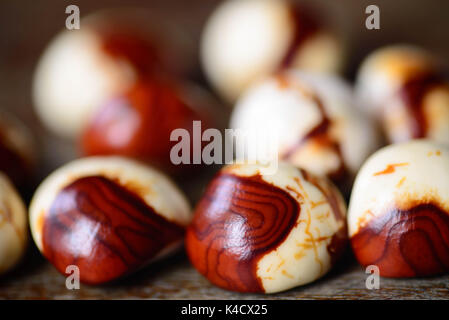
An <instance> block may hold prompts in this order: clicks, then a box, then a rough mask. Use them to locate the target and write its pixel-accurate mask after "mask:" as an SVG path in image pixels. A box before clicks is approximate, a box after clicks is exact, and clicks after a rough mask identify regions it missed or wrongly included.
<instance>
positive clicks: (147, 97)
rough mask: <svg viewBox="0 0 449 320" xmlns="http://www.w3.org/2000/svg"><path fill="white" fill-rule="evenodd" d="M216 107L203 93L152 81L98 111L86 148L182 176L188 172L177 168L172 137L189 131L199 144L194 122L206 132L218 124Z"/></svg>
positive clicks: (186, 86) (86, 137)
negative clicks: (215, 120)
mask: <svg viewBox="0 0 449 320" xmlns="http://www.w3.org/2000/svg"><path fill="white" fill-rule="evenodd" d="M213 107H216V105H214V101H213V99H211V98H210V96H209V95H208V94H207V93H206V92H205V91H203V90H202V89H200V88H199V87H196V86H194V85H191V84H182V85H181V84H174V83H172V82H167V81H159V80H158V81H156V80H150V79H148V80H146V81H142V82H139V83H136V84H135V85H134V86H133V87H131V88H130V89H129V90H128V91H126V92H125V93H124V94H122V95H118V96H115V97H112V98H111V99H109V100H108V101H106V102H105V103H104V104H103V105H102V106H101V107H100V108H99V109H98V111H97V112H96V113H95V114H94V116H93V117H92V119H91V121H90V122H89V124H88V125H87V127H86V129H85V130H84V132H83V134H82V139H81V148H82V151H83V153H84V154H85V155H112V154H115V155H122V156H127V157H132V158H136V159H139V160H142V161H144V162H147V163H150V164H152V165H155V166H157V167H159V168H161V169H164V171H167V172H169V173H175V174H177V173H181V171H182V170H183V169H185V168H186V166H183V165H179V166H176V165H174V164H173V163H172V162H171V159H170V150H171V148H172V147H173V146H174V145H175V144H177V143H178V141H170V135H171V133H172V132H173V131H174V130H175V129H185V130H187V132H188V133H189V134H190V137H191V143H193V139H194V137H193V121H201V130H202V131H204V130H206V129H207V128H208V127H210V126H211V125H213V124H214V123H215V122H214V121H213V117H214V116H213V115H212V113H213V111H216V112H217V113H218V112H219V110H213ZM199 134H202V132H199ZM200 139H201V137H200ZM191 150H192V149H191ZM190 167H193V166H190Z"/></svg>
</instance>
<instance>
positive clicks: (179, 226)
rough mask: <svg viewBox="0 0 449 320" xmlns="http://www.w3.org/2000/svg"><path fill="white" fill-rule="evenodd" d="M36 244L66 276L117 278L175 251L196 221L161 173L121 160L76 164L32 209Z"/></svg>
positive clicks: (58, 175) (46, 186)
mask: <svg viewBox="0 0 449 320" xmlns="http://www.w3.org/2000/svg"><path fill="white" fill-rule="evenodd" d="M29 211H30V226H31V231H32V235H33V238H34V241H35V243H36V245H37V247H38V248H39V250H40V251H41V252H42V253H43V254H44V256H45V257H46V258H47V259H48V260H49V261H50V262H51V263H52V264H53V265H54V266H55V267H56V268H57V269H58V271H59V272H61V273H62V274H66V268H67V266H69V265H76V266H78V268H79V274H80V281H82V282H84V283H88V284H102V283H105V282H109V281H113V280H116V279H118V278H120V277H123V276H125V275H129V274H130V273H132V272H135V271H136V270H138V269H140V268H142V267H144V266H145V265H147V264H149V263H151V262H153V261H155V260H157V259H160V258H162V257H164V256H166V255H167V254H170V253H173V252H174V250H175V249H178V248H179V247H180V246H181V245H182V242H183V238H184V230H185V228H186V226H187V225H188V224H189V223H190V220H191V218H192V216H191V210H190V206H189V203H188V201H187V199H186V198H185V196H184V195H183V194H182V192H181V191H180V190H179V189H178V188H177V186H176V185H175V184H173V182H171V180H170V179H168V178H167V177H166V176H165V175H163V174H162V173H160V172H158V171H157V170H155V169H153V168H151V167H148V166H145V165H143V164H141V163H138V162H136V161H132V160H129V159H125V158H120V157H91V158H84V159H79V160H75V161H73V162H70V163H68V164H66V165H64V166H63V167H61V168H59V169H57V170H56V171H54V172H53V173H52V174H51V175H49V176H48V177H47V178H46V179H45V180H44V181H43V182H42V184H41V185H40V186H39V188H38V189H37V190H36V193H35V194H34V196H33V199H32V201H31V204H30V210H29Z"/></svg>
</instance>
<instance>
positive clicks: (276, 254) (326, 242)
mask: <svg viewBox="0 0 449 320" xmlns="http://www.w3.org/2000/svg"><path fill="white" fill-rule="evenodd" d="M345 217H346V207H345V204H344V201H343V198H342V196H341V194H340V192H339V191H338V190H337V189H336V188H335V187H334V186H333V185H332V183H330V182H329V181H328V180H327V179H326V178H321V177H316V176H314V175H311V174H309V173H307V172H306V171H303V170H300V169H298V168H296V167H294V166H292V165H289V164H286V163H280V164H279V167H278V169H277V170H276V172H275V173H274V174H273V172H272V168H268V167H266V166H262V165H258V164H254V165H252V164H240V165H229V166H226V167H224V168H223V169H222V170H221V171H220V172H219V173H218V174H217V176H216V177H215V178H214V179H213V180H212V182H211V183H210V185H209V186H208V187H207V189H206V191H205V193H204V195H203V197H202V199H201V200H200V202H199V203H198V205H197V207H196V210H195V214H194V218H193V222H192V224H191V225H190V226H189V227H188V229H187V234H186V249H187V253H188V256H189V258H190V261H191V262H192V264H193V265H194V266H195V268H196V269H197V270H198V271H199V272H200V273H201V274H203V275H204V276H205V277H206V278H207V279H208V280H209V281H211V282H212V283H213V284H215V285H217V286H219V287H222V288H224V289H228V290H233V291H240V292H261V293H273V292H279V291H284V290H288V289H290V288H293V287H296V286H299V285H303V284H306V283H309V282H312V281H314V280H316V279H318V278H320V277H322V276H323V275H324V274H326V272H328V271H329V270H330V269H331V267H332V266H333V265H334V263H335V262H336V260H337V258H338V257H339V256H340V254H341V253H342V251H343V249H344V247H345V243H346V237H347V236H346V218H345Z"/></svg>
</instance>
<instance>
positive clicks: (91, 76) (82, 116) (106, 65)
mask: <svg viewBox="0 0 449 320" xmlns="http://www.w3.org/2000/svg"><path fill="white" fill-rule="evenodd" d="M81 25H82V27H81V28H80V29H79V30H64V31H62V32H61V33H60V34H58V35H57V36H56V37H55V39H54V40H53V41H52V42H51V43H50V44H49V46H48V48H47V49H46V50H45V52H44V54H43V55H42V57H41V59H40V60H39V63H38V66H37V69H36V73H35V77H34V82H33V100H34V105H35V108H36V111H37V115H38V116H39V117H40V118H41V120H42V122H43V123H44V124H45V125H46V127H48V128H49V129H51V131H52V132H54V133H56V134H58V135H60V136H64V137H69V138H77V137H78V134H79V133H80V131H81V130H82V129H83V128H84V126H85V124H86V122H87V121H88V119H89V118H90V116H91V114H92V113H93V112H95V110H96V108H97V107H99V105H100V104H101V103H102V102H103V100H104V99H107V98H109V97H110V96H111V95H116V94H120V93H122V92H123V91H124V90H127V89H128V88H129V87H130V86H132V85H133V84H134V83H135V81H137V80H139V79H141V78H142V77H143V78H146V77H149V76H154V75H155V74H158V75H159V74H160V73H170V74H172V73H175V74H178V73H183V71H181V70H185V69H187V68H186V67H184V65H185V64H190V63H189V62H188V61H191V59H190V58H189V56H191V54H190V53H189V52H190V51H191V50H190V48H188V47H190V44H188V43H189V41H188V37H185V35H184V34H179V32H178V30H177V29H176V28H174V27H173V26H172V25H171V24H169V23H166V22H164V21H160V19H158V18H157V17H154V15H153V14H151V12H148V11H147V10H141V9H132V8H131V9H130V8H128V9H126V8H124V9H120V10H106V11H101V12H98V13H94V14H92V15H89V16H87V17H86V18H84V19H82V21H81ZM159 29H160V30H163V32H160V33H159V32H158V30H159ZM158 34H160V35H158ZM161 35H163V36H161ZM186 40H187V41H186ZM186 44H187V45H186ZM180 55H182V58H181V57H180Z"/></svg>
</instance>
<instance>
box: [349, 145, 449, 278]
mask: <svg viewBox="0 0 449 320" xmlns="http://www.w3.org/2000/svg"><path fill="white" fill-rule="evenodd" d="M348 231H349V237H350V239H351V245H352V248H353V250H354V254H355V256H356V258H357V260H358V261H359V262H360V264H361V265H363V266H368V265H376V266H377V267H378V268H379V271H380V275H381V276H384V277H394V278H400V277H420V276H432V275H437V274H441V273H444V272H448V271H449V149H448V148H447V147H446V146H445V145H443V144H440V143H436V142H432V141H431V140H413V141H409V142H404V143H400V144H394V145H390V146H387V147H385V148H383V149H381V150H379V151H377V152H376V153H375V154H373V155H372V156H371V157H370V158H369V159H368V160H367V161H366V163H365V164H364V165H363V167H362V168H361V170H360V172H359V174H358V175H357V178H356V181H355V184H354V189H353V191H352V196H351V200H350V204H349V210H348Z"/></svg>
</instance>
